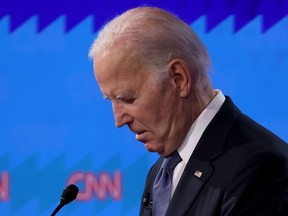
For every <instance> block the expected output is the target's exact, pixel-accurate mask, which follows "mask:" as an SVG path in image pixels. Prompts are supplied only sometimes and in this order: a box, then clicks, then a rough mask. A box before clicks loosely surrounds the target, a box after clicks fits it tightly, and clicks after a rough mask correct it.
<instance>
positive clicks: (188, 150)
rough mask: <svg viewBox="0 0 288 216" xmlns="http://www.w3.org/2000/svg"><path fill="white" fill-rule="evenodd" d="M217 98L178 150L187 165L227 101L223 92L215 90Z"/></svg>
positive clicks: (195, 123) (204, 111) (193, 125)
mask: <svg viewBox="0 0 288 216" xmlns="http://www.w3.org/2000/svg"><path fill="white" fill-rule="evenodd" d="M215 91H216V93H217V94H216V96H215V97H214V98H213V99H212V101H211V102H210V103H209V104H208V106H207V107H206V108H205V109H204V110H203V111H202V113H201V114H200V115H199V116H198V118H197V119H196V120H195V121H194V122H193V124H192V125H191V127H190V129H189V131H188V133H187V135H186V137H185V138H184V140H183V142H182V143H181V145H180V147H179V148H178V152H179V154H180V156H181V158H182V160H183V161H184V162H185V163H186V164H187V163H188V160H189V158H190V156H191V155H192V153H193V151H194V149H195V147H196V145H197V143H198V141H199V140H200V138H201V136H202V134H203V132H204V131H205V129H206V127H207V126H208V125H209V123H210V122H211V121H212V119H213V118H214V116H215V115H216V113H217V112H218V111H219V109H220V108H221V106H222V105H223V103H224V101H225V96H224V95H223V93H222V92H221V90H218V89H217V90H215Z"/></svg>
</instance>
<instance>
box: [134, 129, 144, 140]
mask: <svg viewBox="0 0 288 216" xmlns="http://www.w3.org/2000/svg"><path fill="white" fill-rule="evenodd" d="M145 132H146V131H138V132H135V138H136V140H138V141H142V142H143V141H144V134H145Z"/></svg>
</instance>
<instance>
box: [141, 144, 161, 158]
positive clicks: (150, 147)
mask: <svg viewBox="0 0 288 216" xmlns="http://www.w3.org/2000/svg"><path fill="white" fill-rule="evenodd" d="M144 146H145V148H146V149H147V150H148V151H149V152H157V153H158V154H159V155H161V152H163V150H162V151H161V149H160V148H159V146H157V145H156V144H155V143H148V142H147V143H144ZM157 147H158V148H157Z"/></svg>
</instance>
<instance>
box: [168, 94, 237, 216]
mask: <svg viewBox="0 0 288 216" xmlns="http://www.w3.org/2000/svg"><path fill="white" fill-rule="evenodd" d="M240 114H241V112H240V111H239V110H238V109H237V107H235V106H234V104H233V102H232V101H231V100H230V98H228V97H226V101H225V102H224V104H223V106H222V107H221V109H220V110H219V112H218V113H217V114H216V116H215V117H214V119H213V120H212V121H211V123H210V124H209V125H208V127H207V128H206V130H205V131H204V133H203V134H202V136H201V139H200V140H199V142H198V144H197V146H196V148H195V150H194V152H193V154H192V156H191V157H190V159H189V161H188V164H187V165H186V168H185V170H184V172H183V174H182V177H181V179H180V181H179V183H178V185H177V188H176V190H175V192H174V195H173V197H172V199H171V201H170V204H169V207H168V209H167V212H166V214H165V216H175V215H186V214H187V212H188V210H189V209H190V208H191V206H192V204H193V202H194V201H195V199H196V198H197V196H198V195H199V193H200V191H201V188H202V187H203V186H204V185H205V183H206V182H207V181H208V179H209V178H210V176H211V175H212V174H213V172H214V170H213V167H212V165H211V163H212V162H213V159H214V158H216V157H218V156H220V155H221V154H222V152H223V150H224V149H225V141H226V139H227V136H228V134H229V131H230V130H231V127H232V126H233V124H234V123H235V121H236V119H237V118H238V117H239V115H240Z"/></svg>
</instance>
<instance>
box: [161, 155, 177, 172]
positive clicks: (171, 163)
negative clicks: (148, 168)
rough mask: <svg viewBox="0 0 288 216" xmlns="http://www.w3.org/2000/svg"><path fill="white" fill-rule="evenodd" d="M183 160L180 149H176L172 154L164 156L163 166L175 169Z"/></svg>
mask: <svg viewBox="0 0 288 216" xmlns="http://www.w3.org/2000/svg"><path fill="white" fill-rule="evenodd" d="M181 160H182V159H181V157H180V155H179V153H178V151H174V152H173V153H172V154H170V155H169V156H167V157H165V158H164V161H163V163H162V166H161V168H163V169H170V170H173V169H174V168H175V167H176V165H177V164H178V163H179V162H180V161H181Z"/></svg>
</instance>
